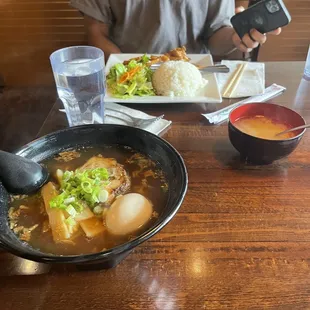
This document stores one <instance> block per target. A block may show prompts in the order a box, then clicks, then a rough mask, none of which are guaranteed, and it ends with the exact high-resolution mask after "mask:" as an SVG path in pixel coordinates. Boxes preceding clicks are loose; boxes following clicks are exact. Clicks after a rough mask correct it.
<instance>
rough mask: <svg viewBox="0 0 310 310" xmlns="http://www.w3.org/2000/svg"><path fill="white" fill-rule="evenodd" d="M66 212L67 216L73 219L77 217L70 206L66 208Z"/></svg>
mask: <svg viewBox="0 0 310 310" xmlns="http://www.w3.org/2000/svg"><path fill="white" fill-rule="evenodd" d="M66 211H67V212H68V214H70V215H71V216H72V217H73V218H74V217H75V216H76V215H77V212H76V210H75V208H74V207H73V206H72V205H69V206H68V207H67V208H66Z"/></svg>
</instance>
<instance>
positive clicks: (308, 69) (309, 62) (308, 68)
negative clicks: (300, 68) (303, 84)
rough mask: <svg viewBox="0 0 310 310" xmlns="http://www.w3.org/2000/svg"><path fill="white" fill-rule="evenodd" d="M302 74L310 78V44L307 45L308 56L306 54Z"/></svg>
mask: <svg viewBox="0 0 310 310" xmlns="http://www.w3.org/2000/svg"><path fill="white" fill-rule="evenodd" d="M304 74H305V76H306V77H307V78H309V79H310V45H309V50H308V56H307V60H306V66H305V71H304Z"/></svg>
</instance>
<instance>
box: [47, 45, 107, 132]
mask: <svg viewBox="0 0 310 310" xmlns="http://www.w3.org/2000/svg"><path fill="white" fill-rule="evenodd" d="M50 61H51V65H52V69H53V74H54V78H55V82H56V87H57V92H58V96H59V98H60V99H61V101H62V102H63V105H64V108H65V110H66V114H67V119H68V123H69V126H70V127H71V126H77V125H85V124H96V123H97V124H102V123H103V122H104V94H105V74H104V68H105V65H104V53H103V51H102V50H100V49H99V48H96V47H92V46H72V47H67V48H63V49H60V50H57V51H55V52H54V53H52V54H51V56H50Z"/></svg>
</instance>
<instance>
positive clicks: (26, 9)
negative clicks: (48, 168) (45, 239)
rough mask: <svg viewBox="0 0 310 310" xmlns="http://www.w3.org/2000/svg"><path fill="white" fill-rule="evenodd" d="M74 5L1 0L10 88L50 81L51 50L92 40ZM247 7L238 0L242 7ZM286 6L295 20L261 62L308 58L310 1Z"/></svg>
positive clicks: (1, 37)
mask: <svg viewBox="0 0 310 310" xmlns="http://www.w3.org/2000/svg"><path fill="white" fill-rule="evenodd" d="M68 2H69V1H68V0H57V1H53V0H2V1H0V42H1V45H0V74H1V75H3V76H4V80H5V83H6V84H7V85H12V84H15V85H16V84H47V83H50V82H51V81H52V74H51V70H50V65H49V59H48V57H49V55H50V54H51V52H52V51H54V50H56V49H58V48H61V47H66V46H69V45H77V44H83V43H85V42H86V38H85V33H84V28H83V18H82V17H81V16H80V14H79V13H78V12H77V11H76V10H75V9H73V8H71V7H70V6H69V5H68ZM246 3H247V1H236V5H240V4H243V5H246ZM285 3H286V5H287V7H288V9H289V11H290V13H291V15H292V18H293V21H292V23H291V24H290V25H289V26H288V27H287V28H285V29H284V31H283V34H282V35H281V36H279V37H275V38H273V40H269V41H268V42H267V43H266V45H265V46H264V47H263V48H262V49H261V52H260V56H259V60H261V61H268V60H305V57H306V53H307V48H308V46H309V43H310V30H309V29H310V18H309V16H310V0H286V1H285Z"/></svg>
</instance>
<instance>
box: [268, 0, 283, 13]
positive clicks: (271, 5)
mask: <svg viewBox="0 0 310 310" xmlns="http://www.w3.org/2000/svg"><path fill="white" fill-rule="evenodd" d="M266 8H267V10H268V12H269V13H271V14H273V13H276V12H278V11H280V5H279V4H278V1H276V0H270V1H268V2H266Z"/></svg>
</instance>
